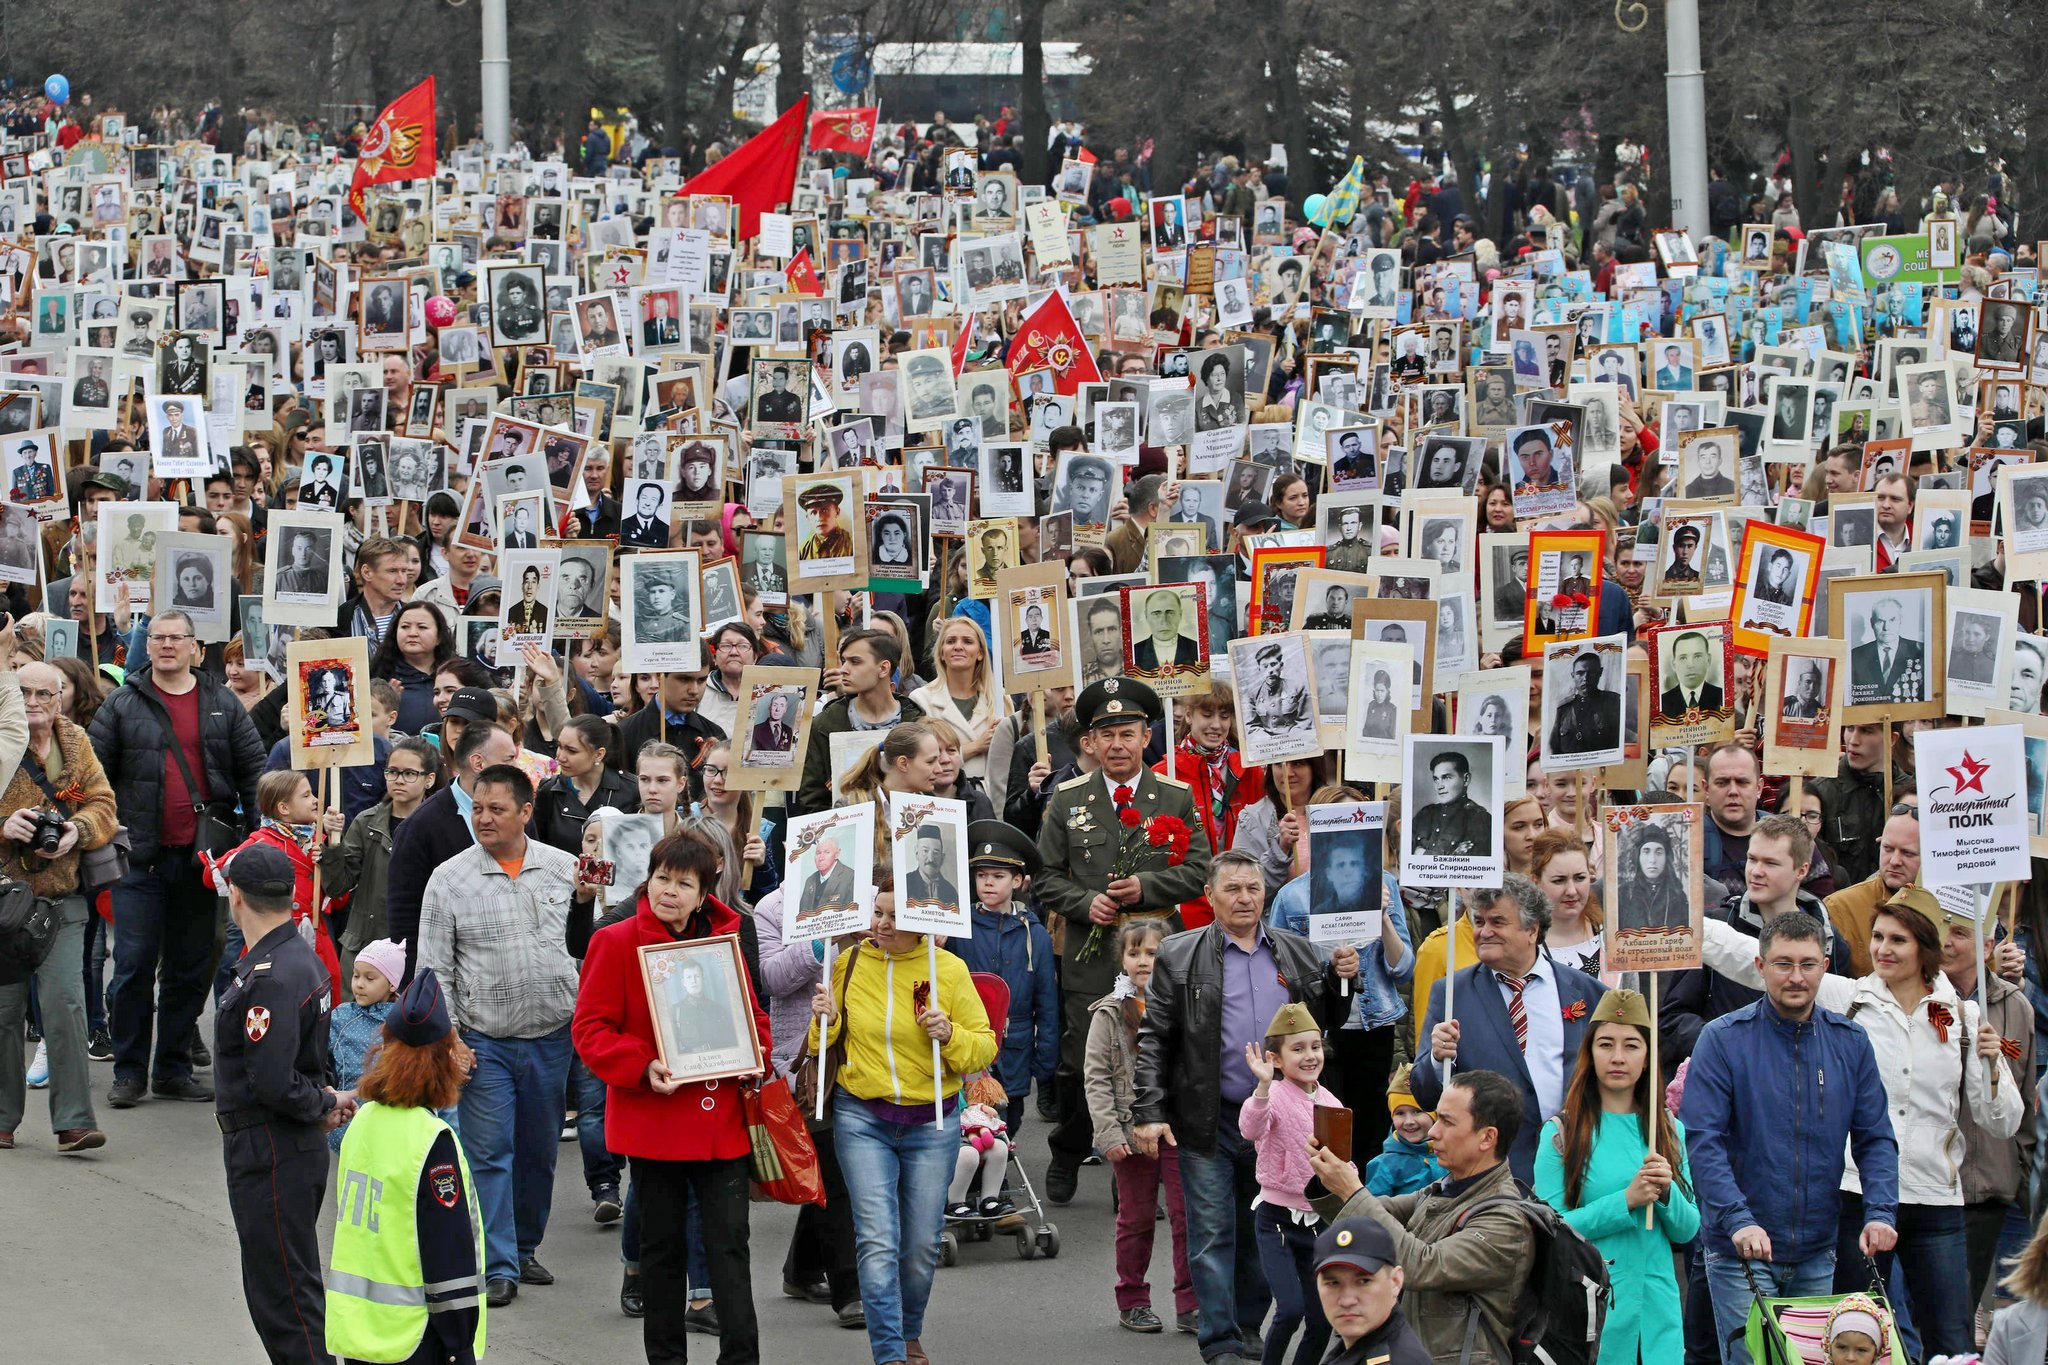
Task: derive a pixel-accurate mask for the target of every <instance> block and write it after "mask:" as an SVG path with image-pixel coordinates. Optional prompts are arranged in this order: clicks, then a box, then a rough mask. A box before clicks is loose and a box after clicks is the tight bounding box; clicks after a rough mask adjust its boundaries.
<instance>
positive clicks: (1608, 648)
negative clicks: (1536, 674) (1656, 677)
mask: <svg viewBox="0 0 2048 1365" xmlns="http://www.w3.org/2000/svg"><path fill="white" fill-rule="evenodd" d="M1627 674H1628V640H1627V637H1626V636H1624V635H1608V636H1599V637H1595V638H1592V639H1585V640H1562V641H1558V642H1555V643H1553V644H1550V645H1546V646H1545V647H1544V650H1543V715H1542V720H1543V733H1542V735H1541V736H1540V741H1541V754H1542V759H1541V761H1542V766H1543V770H1544V771H1545V772H1562V771H1569V770H1571V769H1574V768H1592V767H1600V766H1602V765H1604V764H1608V763H1619V762H1620V761H1621V757H1622V743H1621V724H1622V713H1623V709H1624V706H1623V700H1622V692H1623V688H1624V684H1625V682H1626V679H1627Z"/></svg>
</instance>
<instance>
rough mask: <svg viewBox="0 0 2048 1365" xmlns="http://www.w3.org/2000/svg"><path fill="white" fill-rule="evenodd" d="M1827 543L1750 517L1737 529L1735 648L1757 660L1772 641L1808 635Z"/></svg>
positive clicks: (1731, 613) (1733, 607) (1733, 610)
mask: <svg viewBox="0 0 2048 1365" xmlns="http://www.w3.org/2000/svg"><path fill="white" fill-rule="evenodd" d="M1826 557H1827V542H1826V541H1824V540H1822V539H1821V538H1820V537H1819V536H1816V535H1808V534H1807V533H1806V532H1804V531H1795V530H1793V529H1792V528H1791V527H1789V526H1778V525H1774V524H1773V523H1771V522H1768V521H1764V520H1762V519H1760V518H1755V517H1752V518H1751V519H1750V520H1749V521H1747V522H1746V523H1744V525H1743V528H1742V553H1741V555H1740V556H1739V558H1738V562H1737V564H1736V570H1735V600H1734V602H1733V604H1732V605H1731V607H1730V610H1729V618H1728V619H1729V620H1731V621H1733V622H1734V623H1735V648H1736V649H1737V650H1738V651H1740V652H1741V653H1744V654H1750V655H1755V656H1757V657H1762V656H1763V654H1764V653H1765V652H1766V650H1767V649H1768V647H1769V643H1770V641H1771V640H1772V639H1774V638H1775V639H1788V638H1791V637H1794V636H1802V635H1805V634H1807V633H1808V629H1809V627H1810V626H1811V624H1812V620H1813V598H1814V592H1815V590H1816V589H1817V588H1818V587H1819V585H1820V567H1821V561H1822V560H1824V559H1825V558H1826Z"/></svg>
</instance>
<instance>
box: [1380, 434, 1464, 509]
mask: <svg viewBox="0 0 2048 1365" xmlns="http://www.w3.org/2000/svg"><path fill="white" fill-rule="evenodd" d="M1485 451H1486V441H1485V438H1484V437H1478V436H1469V437H1468V436H1436V435H1430V436H1425V437H1424V438H1423V442H1422V449H1421V451H1420V452H1419V455H1418V458H1417V460H1416V463H1415V487H1416V488H1418V489H1423V490H1429V489H1443V490H1449V491H1454V492H1460V493H1464V494H1467V495H1470V494H1471V492H1472V490H1473V488H1474V486H1475V485H1476V484H1477V482H1478V479H1479V466H1480V461H1481V457H1482V456H1483V455H1484V454H1485ZM1388 491H1389V492H1391V491H1392V490H1388Z"/></svg>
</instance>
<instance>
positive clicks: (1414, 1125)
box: [1365, 1066, 1444, 1199]
mask: <svg viewBox="0 0 2048 1365" xmlns="http://www.w3.org/2000/svg"><path fill="white" fill-rule="evenodd" d="M1412 1070H1413V1068H1411V1067H1408V1066H1403V1067H1401V1068H1400V1069H1399V1070H1397V1071H1396V1072H1395V1073H1394V1075H1393V1079H1392V1080H1390V1081H1389V1082H1388V1083H1387V1110H1388V1112H1389V1114H1390V1115H1391V1116H1392V1118H1393V1121H1394V1131H1393V1132H1391V1133H1388V1134H1387V1141H1386V1145H1385V1146H1383V1147H1381V1148H1380V1154H1379V1155H1378V1156H1376V1157H1374V1158H1373V1159H1372V1160H1371V1161H1369V1162H1367V1163H1366V1166H1365V1187H1366V1188H1367V1189H1368V1190H1371V1191H1372V1192H1373V1193H1374V1194H1376V1195H1378V1196H1379V1197H1380V1198H1382V1199H1391V1198H1392V1197H1393V1196H1395V1195H1397V1194H1413V1193H1414V1192H1415V1191H1416V1190H1419V1189H1421V1188H1423V1187H1424V1186H1426V1185H1428V1184H1429V1183H1430V1182H1431V1181H1433V1180H1437V1179H1439V1178H1441V1177H1442V1175H1443V1173H1444V1168H1443V1167H1441V1166H1439V1165H1437V1164H1436V1156H1435V1154H1434V1153H1432V1152H1431V1151H1430V1149H1429V1123H1430V1119H1429V1114H1428V1113H1427V1112H1425V1111H1424V1110H1423V1109H1422V1107H1421V1106H1419V1105H1417V1104H1416V1103H1415V1096H1414V1094H1413V1093H1412V1092H1411V1091H1410V1089H1409V1080H1408V1077H1409V1074H1410V1072H1411V1071H1412Z"/></svg>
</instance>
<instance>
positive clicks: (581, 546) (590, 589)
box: [548, 540, 614, 640]
mask: <svg viewBox="0 0 2048 1365" xmlns="http://www.w3.org/2000/svg"><path fill="white" fill-rule="evenodd" d="M548 544H549V546H551V547H552V548H554V549H556V550H559V551H560V552H561V555H562V563H561V567H560V569H558V570H557V571H556V575H555V584H556V586H555V621H554V633H555V635H556V636H557V637H558V638H560V639H564V640H590V639H595V638H596V637H597V636H599V635H602V634H603V633H604V628H605V623H606V621H607V619H608V616H609V604H608V602H607V600H606V594H607V593H608V591H609V589H610V584H611V564H612V554H613V551H614V546H613V545H612V542H610V541H609V540H559V541H549V542H548Z"/></svg>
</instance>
